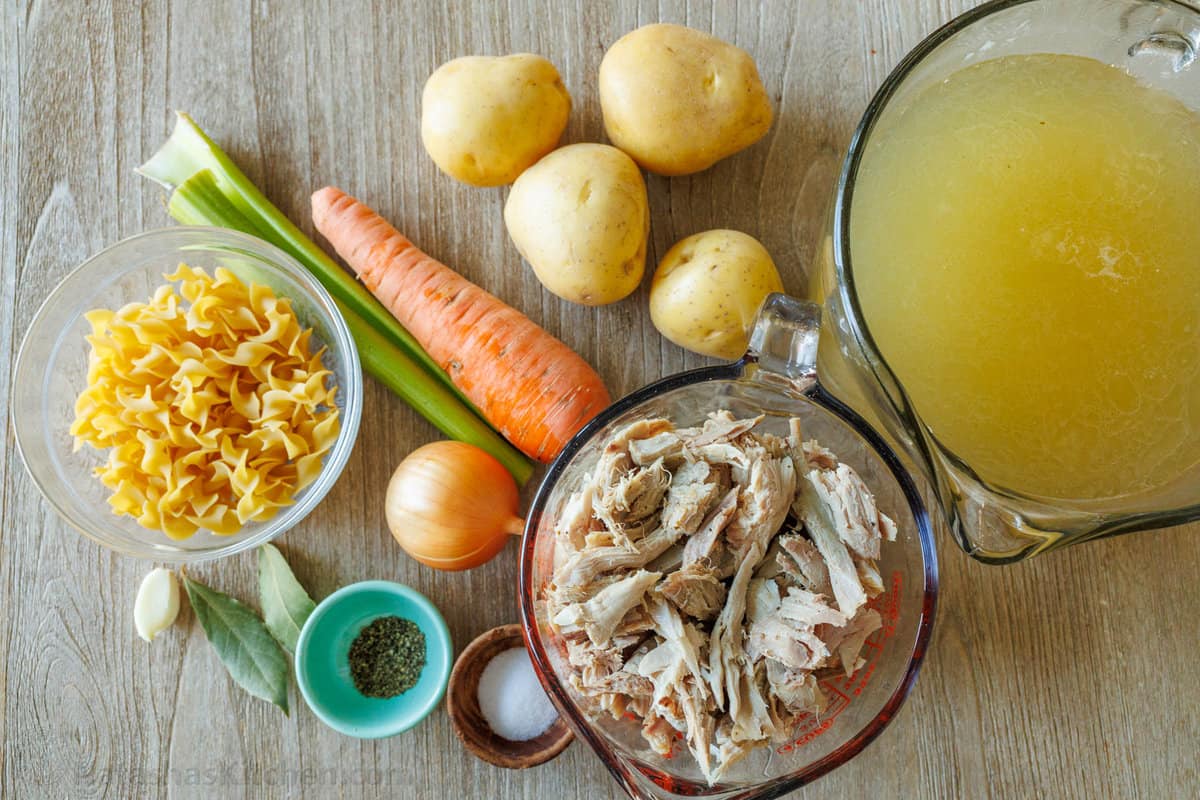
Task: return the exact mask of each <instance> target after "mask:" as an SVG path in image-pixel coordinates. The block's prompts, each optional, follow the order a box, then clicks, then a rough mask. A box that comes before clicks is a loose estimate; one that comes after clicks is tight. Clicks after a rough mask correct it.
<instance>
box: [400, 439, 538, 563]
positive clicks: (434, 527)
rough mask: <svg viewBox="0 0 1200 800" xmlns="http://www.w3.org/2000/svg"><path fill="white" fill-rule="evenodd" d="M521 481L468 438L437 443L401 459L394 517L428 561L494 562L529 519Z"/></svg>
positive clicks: (411, 547)
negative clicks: (522, 507) (521, 510)
mask: <svg viewBox="0 0 1200 800" xmlns="http://www.w3.org/2000/svg"><path fill="white" fill-rule="evenodd" d="M519 501H520V497H519V492H518V490H517V484H516V481H514V480H513V478H512V475H510V474H509V472H508V470H506V469H505V468H504V467H503V466H501V465H500V462H499V461H497V460H496V459H495V458H493V457H492V456H490V455H488V454H487V453H485V452H484V451H483V450H480V449H479V448H478V447H475V446H474V445H470V444H466V443H464V442H449V441H446V442H432V443H430V444H427V445H425V446H424V447H418V448H417V449H416V450H414V451H413V452H412V453H410V454H409V456H408V458H406V459H404V460H403V461H401V462H400V466H398V467H396V471H395V472H393V473H392V479H391V480H390V481H389V482H388V488H387V524H388V528H389V529H390V530H391V532H392V536H394V537H395V539H396V541H397V542H399V543H400V546H401V547H403V548H404V551H405V552H406V553H408V554H409V555H410V556H412V557H413V558H415V559H416V560H417V561H420V562H421V563H422V564H425V565H426V566H430V567H433V568H435V569H444V570H462V569H471V568H472V567H477V566H479V565H480V564H483V563H485V562H487V561H490V560H491V559H492V558H493V557H495V555H496V554H497V553H499V552H500V551H501V550H502V549H503V548H504V543H505V542H506V541H508V537H509V535H516V536H519V535H520V534H521V531H522V529H523V528H524V527H525V521H524V520H522V519H521V518H520V517H519V516H518V515H517V504H518V502H519Z"/></svg>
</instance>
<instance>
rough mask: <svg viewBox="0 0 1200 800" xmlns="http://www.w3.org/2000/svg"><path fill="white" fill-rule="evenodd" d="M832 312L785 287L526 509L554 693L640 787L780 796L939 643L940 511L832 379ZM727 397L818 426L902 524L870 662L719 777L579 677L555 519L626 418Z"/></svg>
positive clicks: (589, 432)
mask: <svg viewBox="0 0 1200 800" xmlns="http://www.w3.org/2000/svg"><path fill="white" fill-rule="evenodd" d="M819 318H820V310H819V309H818V308H817V306H815V305H813V304H811V303H804V302H802V301H798V300H795V299H794V298H790V297H786V296H784V295H772V296H771V297H770V298H768V300H767V302H766V303H765V304H764V306H763V309H762V311H760V314H759V318H758V321H757V323H756V327H755V330H754V334H753V336H752V338H751V343H750V350H749V352H748V353H747V355H746V356H745V357H743V358H742V360H740V361H738V362H735V363H733V364H727V365H724V366H717V367H709V368H704V369H698V370H693V371H691V372H685V373H682V374H679V375H674V376H671V377H668V378H666V379H664V380H661V381H659V382H657V383H654V384H651V385H650V386H647V387H646V388H644V389H641V390H639V391H637V392H634V393H633V394H631V395H629V396H628V397H626V398H624V399H623V400H620V401H618V402H617V403H615V404H614V405H613V406H611V407H610V408H608V409H607V410H606V411H604V412H603V413H602V414H600V416H599V417H597V418H596V419H595V420H593V421H592V422H591V423H590V424H589V425H588V426H587V427H586V428H585V429H584V430H583V431H581V432H580V433H579V434H578V435H576V437H575V438H574V439H573V440H572V441H571V442H570V444H568V445H567V447H566V449H565V450H564V451H563V452H562V454H561V455H560V456H559V457H558V459H557V460H556V461H555V462H554V464H552V465H551V467H550V468H549V471H548V472H547V474H546V477H545V479H544V480H543V482H542V485H541V487H540V488H539V490H538V493H537V496H536V497H535V499H534V501H533V504H532V507H531V508H530V510H529V514H528V516H527V518H526V527H525V536H524V539H523V541H522V546H521V562H520V581H519V582H520V593H521V597H520V600H521V617H522V623H523V628H524V632H525V641H526V645H527V647H528V649H529V652H530V654H531V656H532V658H533V661H534V664H535V666H536V668H537V670H538V673H539V675H540V677H541V679H542V683H543V685H544V686H545V687H546V690H547V692H548V693H549V695H550V696H551V698H553V700H554V702H555V704H556V705H557V706H558V707H559V710H560V711H561V712H562V715H563V718H564V719H566V720H567V721H568V723H569V724H570V725H571V727H572V728H573V729H574V730H575V733H576V735H577V736H579V737H580V738H581V739H582V740H583V741H585V742H587V743H588V744H589V745H590V746H591V747H592V748H593V749H594V750H595V751H596V753H597V754H598V755H599V756H600V758H601V759H602V760H603V761H604V764H605V766H606V767H608V770H609V771H610V772H611V773H612V775H613V776H614V777H615V778H616V779H617V781H618V782H619V783H620V784H621V785H622V786H623V787H624V789H625V790H626V792H628V793H629V795H630V796H631V797H633V798H646V799H647V800H648V799H649V798H661V799H664V800H665V799H666V798H678V797H712V798H723V799H726V800H727V799H729V798H738V799H739V800H749V799H750V798H766V797H778V796H780V795H782V794H784V793H786V792H788V791H791V790H793V789H795V788H797V787H799V786H802V785H803V784H805V783H808V782H810V781H812V780H814V779H816V778H818V777H820V776H821V775H823V774H825V773H826V772H828V771H829V770H831V769H833V768H835V767H837V766H839V765H841V764H843V763H845V762H846V761H848V760H849V759H850V758H852V757H853V756H855V755H857V754H858V753H859V752H860V751H861V750H862V749H863V748H864V747H865V746H866V745H867V744H869V743H870V742H871V741H872V740H873V739H874V738H875V737H876V736H877V735H879V733H880V732H881V731H882V730H883V728H884V727H885V726H886V725H887V723H888V722H889V721H890V720H891V719H892V717H893V716H894V715H895V714H896V711H897V710H898V708H899V707H900V705H901V703H903V701H904V698H905V697H906V696H907V694H908V691H909V689H910V688H911V686H912V683H913V681H914V680H915V679H916V675H917V670H918V668H919V666H920V664H921V661H922V659H923V657H924V654H925V649H926V646H927V645H928V641H929V635H930V632H931V629H932V624H933V617H934V606H935V600H936V596H937V558H936V552H935V549H934V544H933V534H932V531H931V528H930V520H929V517H928V515H927V513H926V510H925V507H924V505H923V504H922V500H921V496H920V494H919V493H918V490H917V488H916V486H915V485H914V483H913V481H912V479H911V477H910V476H909V475H908V473H907V472H905V470H904V469H903V467H901V465H900V462H899V459H898V458H897V456H896V454H895V453H894V452H892V451H891V450H890V449H889V448H888V446H887V445H886V444H885V443H884V442H883V441H882V439H881V438H880V437H879V435H878V434H877V433H876V432H875V431H873V430H872V429H871V428H869V427H868V426H867V425H866V424H865V423H864V422H863V420H862V419H861V418H860V417H859V416H858V415H857V414H855V413H854V412H853V411H851V410H850V409H848V408H847V407H846V406H844V405H843V404H842V403H840V402H839V401H838V400H837V399H836V398H834V397H833V396H832V395H830V394H829V393H828V392H827V391H825V389H824V387H823V386H822V384H821V383H820V381H819V380H818V379H817V374H816V369H815V358H816V351H817V347H816V343H817V336H818V330H819ZM718 408H726V409H729V410H730V411H732V412H733V414H734V415H735V416H753V415H758V414H765V415H766V419H765V420H764V422H763V423H761V425H760V430H766V431H770V432H772V433H775V434H786V432H787V421H788V418H789V417H792V416H799V417H800V418H801V420H802V425H803V428H804V431H805V433H804V435H805V437H806V438H815V439H817V440H818V441H819V442H820V443H821V444H822V445H824V446H826V447H828V448H829V449H830V450H832V451H833V452H834V453H835V454H837V455H838V457H839V458H840V459H841V460H842V461H844V462H845V463H848V464H850V465H851V466H852V467H854V469H855V470H857V471H858V472H859V474H860V475H861V476H862V478H863V480H864V481H865V482H866V484H867V486H868V487H870V489H871V491H872V492H873V493H874V494H875V496H876V499H877V501H878V503H879V507H880V509H881V510H883V511H884V512H885V513H887V514H888V515H890V516H892V518H893V519H895V520H896V522H897V524H898V526H899V534H898V536H897V539H896V541H895V542H894V543H885V546H884V548H883V550H882V558H881V560H880V563H879V568H880V573H881V574H882V575H883V576H884V583H885V585H886V586H887V590H886V591H885V592H884V593H883V594H882V595H880V597H878V598H876V600H874V601H872V602H873V603H874V604H875V607H876V608H877V610H879V612H880V614H881V616H882V617H883V618H884V620H885V623H884V627H883V628H882V629H881V630H880V631H877V632H876V633H875V634H873V635H872V636H871V637H870V639H869V640H868V643H867V646H866V647H865V648H864V652H863V656H864V657H865V658H866V659H867V663H866V665H864V666H863V667H862V668H861V669H859V670H858V671H857V672H856V673H855V674H854V675H853V676H851V677H849V678H847V677H846V676H845V675H844V674H840V673H839V674H837V675H828V676H826V677H825V678H824V679H823V680H822V682H821V684H822V686H823V687H824V689H825V691H826V693H827V695H828V696H829V698H830V701H831V703H830V706H829V708H827V709H826V711H825V712H824V713H823V714H822V715H821V716H820V717H816V716H809V717H807V718H805V719H804V720H802V721H801V723H800V725H799V726H798V727H797V728H796V729H795V730H794V731H793V732H792V735H791V736H789V738H788V739H787V741H785V742H777V743H774V744H772V745H769V746H764V747H761V748H759V749H758V750H757V751H755V752H754V753H752V754H751V755H750V756H747V757H746V758H745V759H744V760H743V761H741V762H739V763H737V764H736V765H734V766H733V767H731V768H730V770H729V772H728V773H727V775H726V777H725V778H724V779H723V780H722V781H721V782H720V783H719V784H718V785H716V786H712V787H710V786H709V785H708V784H707V782H706V781H705V779H704V777H703V775H702V774H701V772H700V770H699V768H698V767H697V766H696V764H695V763H694V762H693V760H692V757H691V755H690V753H688V751H687V749H686V748H685V747H683V746H682V745H677V746H676V748H675V752H673V754H672V757H671V758H670V759H665V758H662V757H660V756H658V755H656V754H655V753H653V752H652V751H651V750H650V749H649V747H648V746H647V745H646V743H645V742H644V741H642V738H641V733H640V725H639V724H638V723H636V722H634V721H632V720H628V719H622V720H613V719H610V718H608V717H607V715H605V716H604V717H603V718H600V717H594V716H591V715H590V714H589V712H588V711H587V710H586V709H585V707H584V705H583V703H582V699H581V698H580V696H579V695H578V694H576V692H575V690H574V689H573V688H572V686H571V684H570V682H569V681H568V676H569V675H570V669H569V667H568V665H567V663H566V654H565V645H564V643H563V642H562V640H561V638H560V637H558V635H557V634H556V633H555V631H554V629H553V628H552V627H551V625H550V624H549V621H548V619H547V614H546V607H545V602H544V592H545V589H546V586H547V584H548V582H549V581H550V578H551V575H552V573H553V563H554V549H555V542H554V525H555V521H556V520H557V518H558V517H559V515H560V513H561V512H562V510H563V506H564V504H565V503H566V502H567V500H568V498H570V496H571V495H572V493H573V492H574V491H575V490H576V489H577V488H578V487H579V486H580V485H581V483H582V482H583V481H584V480H585V476H586V475H587V473H588V472H589V471H590V469H591V467H592V466H593V465H594V464H595V462H596V460H597V458H598V457H599V453H600V449H601V447H602V446H603V443H604V442H605V441H606V440H607V439H608V437H609V436H610V434H611V433H612V432H613V431H614V430H615V429H617V428H619V427H621V426H623V425H625V424H628V423H629V422H632V421H633V420H635V419H639V418H645V417H648V416H653V417H659V416H662V417H668V418H670V419H671V420H672V421H674V422H675V423H676V425H677V426H680V427H683V426H689V425H694V424H698V423H700V422H702V421H703V420H704V419H705V416H706V415H707V414H708V412H710V411H715V410H717V409H718Z"/></svg>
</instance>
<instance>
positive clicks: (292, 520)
mask: <svg viewBox="0 0 1200 800" xmlns="http://www.w3.org/2000/svg"><path fill="white" fill-rule="evenodd" d="M147 241H149V242H152V243H154V244H155V245H157V246H160V247H163V248H164V249H166V248H172V249H176V250H182V249H183V248H184V247H186V246H188V245H190V246H191V247H192V248H195V249H201V250H203V249H226V250H229V251H231V252H237V253H238V255H240V256H241V257H244V258H249V259H253V260H254V261H255V262H256V263H258V264H259V265H261V266H263V267H264V268H266V269H268V270H271V271H274V272H282V273H284V274H285V275H287V276H288V277H289V278H291V279H293V280H295V281H296V282H297V283H299V284H300V285H301V286H303V287H304V289H305V290H306V291H307V292H308V294H309V295H310V299H311V300H314V301H315V304H316V305H317V306H318V307H319V308H320V309H321V311H322V312H323V313H324V314H325V316H327V317H328V319H329V321H330V323H331V327H332V330H331V337H330V341H328V342H325V346H326V347H328V348H330V349H334V350H336V351H337V353H338V354H339V355H340V356H341V357H342V358H343V360H344V361H345V372H346V374H347V377H348V380H347V382H346V383H347V385H345V386H343V385H340V384H339V386H338V391H339V392H340V393H342V396H343V397H344V398H345V400H344V406H343V408H342V412H341V416H342V420H341V429H340V430H339V432H338V437H337V439H336V440H335V441H334V444H333V447H332V448H330V451H329V453H328V454H327V455H326V459H325V463H324V464H323V465H322V466H321V472H320V474H319V475H318V476H317V479H316V480H315V481H314V482H313V483H311V484H309V485H308V486H307V487H305V489H304V490H303V493H304V494H303V497H301V499H300V501H299V502H296V503H294V504H293V505H291V506H289V507H287V508H286V509H284V510H283V511H281V512H280V513H279V514H277V515H276V516H275V517H273V518H272V519H270V520H268V521H267V522H265V523H263V525H262V527H261V528H259V529H258V530H257V531H254V532H253V533H252V534H250V535H246V536H243V535H240V533H236V534H232V535H231V536H230V537H229V538H230V541H229V542H228V543H226V544H222V545H221V546H219V547H211V548H204V549H197V550H184V549H176V550H162V551H157V550H154V551H152V549H151V548H152V547H153V545H139V544H130V543H128V542H125V541H122V542H111V541H105V540H104V539H103V537H102V536H100V535H98V534H96V533H95V532H93V531H92V530H91V529H89V528H88V527H86V526H83V525H80V524H78V523H76V521H75V520H74V519H73V518H72V517H71V515H70V514H68V512H67V510H66V509H65V508H64V507H63V504H62V503H60V502H59V501H58V500H57V499H55V498H53V497H52V496H51V494H50V492H49V491H47V487H46V486H45V485H44V483H43V480H42V479H41V478H40V477H39V475H38V474H37V473H36V472H35V471H34V470H33V469H31V468H30V466H29V457H28V455H27V453H26V449H27V448H28V447H30V443H29V441H23V440H28V437H29V436H30V432H29V431H28V430H26V427H27V426H23V425H21V424H19V421H18V420H17V419H16V416H17V412H18V408H17V403H16V402H15V397H16V395H17V391H18V390H17V387H18V386H19V385H20V383H21V381H20V378H21V377H22V374H23V372H25V371H29V370H36V366H31V365H29V364H28V363H27V361H28V358H29V357H30V356H29V352H28V348H29V345H30V342H31V341H32V340H33V338H34V335H35V334H36V333H37V332H38V328H39V326H43V325H45V324H47V317H48V316H49V315H50V314H51V312H52V311H53V309H54V308H55V306H56V304H57V303H58V302H59V301H60V300H61V298H62V296H63V294H64V292H66V291H68V290H69V289H70V288H72V287H73V286H74V285H76V284H77V283H79V282H80V278H81V277H83V276H86V275H87V274H88V273H89V272H90V271H93V270H96V269H97V268H98V267H97V264H103V263H104V261H106V260H108V259H111V258H112V256H113V254H114V253H118V252H120V251H122V250H125V249H127V248H129V247H130V246H132V245H136V244H144V243H146V242H147ZM168 267H169V265H168ZM131 271H132V270H128V269H126V270H121V271H119V272H118V273H117V274H119V275H124V274H127V273H128V272H131ZM106 274H108V273H106ZM108 285H109V282H105V283H104V284H103V286H104V287H107V286H108ZM52 335H53V336H55V337H56V344H55V345H54V349H55V350H57V348H58V347H59V346H60V344H59V343H60V342H61V339H62V337H63V336H65V335H66V331H65V329H64V330H57V331H54V332H53V334H52ZM36 372H37V380H38V381H39V382H42V379H43V378H44V374H43V373H44V372H45V370H36ZM11 374H12V378H13V380H12V386H11V387H10V389H9V405H10V410H9V417H10V419H11V421H12V428H13V439H14V440H15V442H16V445H17V452H18V453H19V454H20V458H21V462H22V463H23V464H24V466H25V474H26V475H27V476H28V477H29V479H30V481H31V482H32V483H33V485H34V486H35V487H36V488H37V490H38V493H39V494H41V496H42V498H43V499H44V500H45V501H46V502H47V503H48V504H49V505H50V507H51V508H53V509H54V512H55V514H56V515H57V516H58V518H59V519H60V520H61V521H62V522H64V523H66V524H67V525H69V526H70V527H71V528H73V529H75V530H76V531H78V532H79V533H80V534H82V535H83V536H85V537H86V538H87V539H89V540H90V541H92V542H94V543H96V544H98V545H100V546H101V547H103V548H105V549H106V550H110V551H112V552H115V553H119V554H120V555H123V556H129V557H132V558H140V559H152V560H154V561H159V562H162V563H170V564H195V563H201V562H204V561H211V560H214V559H217V558H224V557H226V556H230V555H234V554H235V553H240V552H242V551H244V550H248V549H250V548H252V547H256V546H258V545H260V544H265V543H266V542H270V541H272V540H273V539H275V538H277V537H278V536H280V535H281V534H283V533H284V532H286V531H287V530H289V529H291V528H292V527H294V526H295V525H296V524H298V523H299V522H301V521H302V520H303V519H304V518H305V517H307V516H308V515H309V513H311V512H312V510H313V509H314V508H316V506H317V504H318V503H320V502H321V500H323V499H324V497H325V495H326V494H327V493H328V492H329V490H330V489H331V488H332V487H333V484H334V483H336V481H337V478H338V476H339V475H340V474H341V472H342V470H343V469H344V468H345V466H346V462H347V461H348V460H349V458H350V453H351V452H352V451H353V449H354V443H355V441H356V440H357V438H358V428H359V422H360V420H361V418H362V395H363V390H362V369H361V366H360V363H359V357H358V349H357V347H356V346H355V344H354V339H353V338H352V337H351V335H350V329H349V327H348V326H347V324H346V320H345V318H344V317H343V316H342V313H341V311H340V310H339V309H338V307H337V304H336V302H335V301H334V299H333V297H332V296H330V294H329V292H328V291H326V289H325V287H324V286H322V285H321V283H320V282H319V281H318V280H317V279H316V277H315V276H313V275H312V274H311V273H310V272H309V271H308V270H306V269H305V268H304V267H303V266H301V265H300V263H299V262H298V261H296V259H295V258H293V257H292V256H291V255H289V254H288V253H286V252H284V251H283V250H281V249H280V248H278V247H276V246H275V245H273V244H271V243H270V242H267V241H265V240H263V239H260V238H258V237H257V236H251V235H249V234H246V233H242V232H241V231H236V230H232V229H229V228H218V227H211V226H202V225H195V226H178V227H163V228H155V229H152V230H148V231H143V232H141V233H137V234H134V235H132V236H127V237H125V238H124V239H120V240H119V241H116V242H114V243H112V244H110V245H108V246H107V247H105V248H103V249H102V250H100V251H98V252H96V253H95V254H93V255H91V256H89V257H88V258H87V259H85V260H84V261H83V262H82V263H80V264H79V266H77V267H75V268H73V269H72V270H71V271H70V272H68V273H67V274H66V275H65V276H64V277H63V278H62V279H61V280H60V281H59V282H58V283H57V284H55V286H54V288H53V289H51V290H50V293H49V294H48V295H47V296H46V298H45V299H44V300H43V301H42V302H41V304H40V305H39V306H38V308H37V310H36V311H35V312H34V313H33V316H32V317H31V318H30V320H29V324H28V327H27V328H26V330H25V335H24V336H23V337H22V339H21V345H20V347H18V349H17V357H16V359H14V361H13V370H12V373H11ZM38 394H39V396H41V395H42V392H39V393H38ZM22 431H25V432H24V433H22ZM42 433H44V432H43V431H39V432H37V433H36V434H35V435H42Z"/></svg>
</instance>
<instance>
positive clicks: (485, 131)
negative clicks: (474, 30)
mask: <svg viewBox="0 0 1200 800" xmlns="http://www.w3.org/2000/svg"><path fill="white" fill-rule="evenodd" d="M570 113H571V96H570V95H569V94H568V93H567V89H566V87H564V86H563V82H562V78H561V77H559V74H558V70H557V69H555V68H554V65H553V64H551V63H550V62H549V61H547V60H546V59H544V58H542V57H541V56H535V55H531V54H529V53H518V54H516V55H511V56H466V57H464V58H456V59H454V60H453V61H447V62H446V63H445V64H443V65H442V66H440V67H438V68H437V70H436V71H434V73H433V74H432V75H430V76H429V80H427V81H426V82H425V91H424V92H423V93H422V94H421V141H422V142H423V143H424V145H425V150H426V152H428V153H429V156H430V157H431V158H432V159H433V162H434V163H435V164H437V165H438V168H440V169H441V170H442V172H445V173H446V174H447V175H449V176H450V177H452V178H457V179H458V180H460V181H462V182H463V183H469V184H472V185H473V186H500V185H502V184H505V183H512V182H513V181H515V180H516V179H517V176H518V175H520V174H521V173H522V172H524V171H525V170H526V169H527V168H528V167H530V166H531V165H533V164H534V163H535V162H537V160H538V159H539V158H541V157H542V156H544V155H546V153H549V152H550V151H551V150H553V149H554V147H555V145H557V144H558V140H559V138H560V137H561V136H562V132H563V130H564V129H565V128H566V127H567V117H568V116H569V115H570Z"/></svg>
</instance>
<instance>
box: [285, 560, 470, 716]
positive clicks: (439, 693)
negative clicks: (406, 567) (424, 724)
mask: <svg viewBox="0 0 1200 800" xmlns="http://www.w3.org/2000/svg"><path fill="white" fill-rule="evenodd" d="M392 615H394V616H397V617H403V618H405V619H410V620H412V621H413V622H415V623H416V624H417V627H419V628H420V629H421V632H422V633H424V634H425V666H424V667H423V668H422V670H421V676H420V678H418V679H417V684H416V685H415V686H413V688H411V689H409V690H408V691H407V692H404V693H403V694H399V695H397V696H396V697H391V698H387V699H380V698H376V697H366V696H364V695H363V694H361V693H360V692H359V691H358V689H356V688H355V686H354V681H353V680H352V679H351V677H350V659H349V652H350V645H351V643H353V642H354V639H355V638H356V637H357V636H358V634H359V632H360V631H362V629H363V628H365V627H366V626H367V625H369V624H371V622H372V621H374V620H375V619H377V618H379V617H386V616H392ZM453 663H454V648H453V645H452V643H451V641H450V631H449V629H448V628H447V627H446V621H445V620H444V619H442V615H441V613H440V612H439V611H438V610H437V608H436V607H435V606H434V605H433V603H431V602H429V599H428V598H426V597H425V596H424V595H422V594H421V593H420V592H416V591H414V590H412V589H410V588H408V587H407V586H404V585H402V584H399V583H392V582H390V581H363V582H361V583H353V584H351V585H349V586H344V587H342V588H341V589H339V590H337V591H336V592H334V593H333V594H331V595H329V597H326V598H325V599H324V600H322V601H321V603H320V605H318V606H317V607H316V609H314V610H313V612H312V614H311V615H310V616H309V618H308V621H307V622H305V623H304V628H303V630H301V631H300V641H299V643H298V644H297V645H296V683H297V684H299V686H300V693H301V694H302V695H303V696H304V701H305V702H306V703H308V707H309V708H311V709H312V711H313V713H314V714H316V715H317V716H318V717H320V719H321V721H322V722H324V723H325V724H326V725H328V726H329V727H331V728H333V729H334V730H336V731H338V732H339V733H344V734H346V735H347V736H354V737H357V738H359V739H382V738H384V737H386V736H395V735H396V734H398V733H403V732H404V731H406V730H408V729H409V728H411V727H413V726H414V725H416V724H417V723H418V722H420V721H421V720H423V719H425V717H426V716H428V714H429V712H430V711H433V709H434V708H436V707H437V704H438V703H440V702H441V701H442V697H443V696H444V695H445V693H446V683H447V682H448V681H449V679H450V668H451V666H453Z"/></svg>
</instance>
